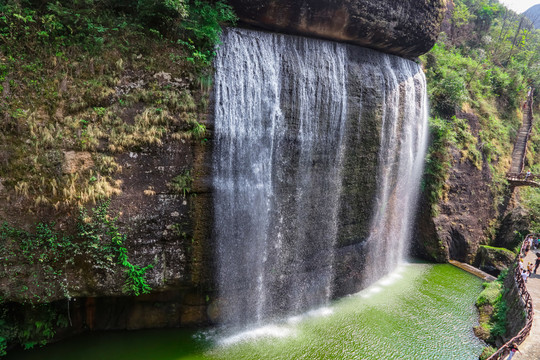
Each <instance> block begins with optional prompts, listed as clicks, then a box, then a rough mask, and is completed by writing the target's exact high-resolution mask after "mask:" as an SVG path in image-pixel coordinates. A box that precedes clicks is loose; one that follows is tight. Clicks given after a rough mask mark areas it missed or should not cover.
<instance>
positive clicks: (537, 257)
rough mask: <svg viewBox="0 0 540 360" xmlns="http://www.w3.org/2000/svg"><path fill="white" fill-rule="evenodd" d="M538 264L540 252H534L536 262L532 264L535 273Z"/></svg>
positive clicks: (539, 262) (539, 264)
mask: <svg viewBox="0 0 540 360" xmlns="http://www.w3.org/2000/svg"><path fill="white" fill-rule="evenodd" d="M538 266H540V253H536V263H535V264H534V273H535V274H536V270H537V269H538Z"/></svg>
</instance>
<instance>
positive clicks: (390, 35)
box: [229, 0, 445, 58]
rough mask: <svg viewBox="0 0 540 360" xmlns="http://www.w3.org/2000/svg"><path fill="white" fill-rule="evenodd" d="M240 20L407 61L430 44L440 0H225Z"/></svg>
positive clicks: (436, 31) (437, 26) (438, 22)
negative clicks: (403, 58) (359, 47)
mask: <svg viewBox="0 0 540 360" xmlns="http://www.w3.org/2000/svg"><path fill="white" fill-rule="evenodd" d="M229 4H231V5H232V6H233V7H234V9H235V11H236V13H237V14H238V17H239V18H240V21H241V22H242V23H244V24H246V25H250V26H256V27H260V28H264V29H268V30H272V31H278V32H284V33H290V34H299V35H305V36H313V37H320V38H325V39H329V40H335V41H341V42H348V43H352V44H356V45H361V46H365V47H369V48H373V49H377V50H380V51H383V52H386V53H391V54H396V55H400V56H403V57H406V58H413V57H416V56H418V55H421V54H423V53H425V52H427V51H429V49H431V47H432V46H433V44H434V43H435V40H436V38H437V36H438V34H439V29H440V25H441V21H442V17H443V12H444V9H445V7H444V1H443V0H403V1H398V0H386V1H371V0H355V1H352V0H343V1H334V0H320V1H314V0H294V1H283V0H255V1H254V0H230V1H229Z"/></svg>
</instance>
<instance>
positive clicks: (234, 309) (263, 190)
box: [213, 29, 427, 326]
mask: <svg viewBox="0 0 540 360" xmlns="http://www.w3.org/2000/svg"><path fill="white" fill-rule="evenodd" d="M215 66H216V75H215V87H214V89H215V90H214V91H215V101H214V107H215V146H214V155H213V156H214V158H213V167H214V175H213V179H214V180H213V182H214V184H213V187H214V211H215V214H214V217H215V225H214V227H215V229H214V236H215V239H216V243H217V261H218V264H217V277H218V278H217V282H218V285H219V296H220V310H221V315H222V320H223V322H224V323H227V324H230V325H237V326H246V325H248V324H253V325H256V324H260V323H261V322H263V321H267V320H269V319H271V318H272V317H274V316H283V315H285V314H291V313H296V312H300V311H302V310H305V309H308V308H313V307H316V306H321V305H324V304H326V303H327V302H328V301H329V299H330V298H331V296H332V295H335V294H337V293H339V292H342V291H341V290H340V291H339V292H338V291H336V289H334V288H333V284H334V283H335V281H336V278H337V277H340V281H341V282H343V281H342V280H343V279H342V277H343V276H342V275H341V274H342V273H343V272H347V268H348V267H355V268H358V269H359V271H360V272H361V275H360V276H359V275H356V276H355V275H354V274H355V273H357V271H351V274H353V275H351V279H353V282H356V283H358V282H363V283H365V284H367V283H370V282H372V281H373V280H375V279H376V278H378V277H381V276H382V275H384V274H386V273H388V272H389V271H391V269H392V268H393V266H397V264H398V262H399V261H400V259H402V257H403V253H404V252H405V249H406V242H407V239H408V237H409V227H410V222H411V213H412V212H413V208H414V203H415V199H416V193H417V189H418V182H419V177H420V174H421V172H422V162H423V156H424V148H425V138H426V134H425V133H426V121H427V117H426V97H425V80H424V77H423V74H422V72H421V70H420V68H419V66H418V65H417V64H415V63H413V62H411V61H408V60H404V59H401V58H398V57H395V56H391V55H384V54H380V53H377V52H375V51H372V50H367V49H362V48H359V47H354V46H350V45H344V44H339V43H333V42H328V41H322V40H315V39H308V38H301V37H294V36H287V35H279V34H269V33H264V32H256V31H251V30H242V29H229V30H227V31H226V32H225V34H224V37H223V45H221V47H220V50H219V52H218V56H217V58H216V62H215ZM371 124H375V126H371ZM368 125H369V126H368ZM371 128H375V129H376V131H375V133H374V134H375V135H374V136H372V134H371V133H370V131H371V130H369V131H365V130H362V129H371ZM377 154H378V155H377ZM364 164H370V165H369V166H368V165H366V166H364ZM370 166H371V169H372V171H370ZM364 171H367V173H364ZM363 182H365V183H366V184H365V185H364V184H363ZM369 184H372V185H369ZM364 188H365V189H364ZM371 188H373V191H370V189H371ZM364 190H365V191H364ZM364 193H365V194H364ZM366 194H367V195H366ZM358 199H364V200H362V201H360V200H358ZM366 199H367V200H366ZM374 206H375V208H374V209H373V210H372V211H368V212H369V213H372V215H370V216H369V219H368V220H366V219H364V222H366V225H367V227H368V229H366V230H365V231H364V232H365V234H369V236H363V235H362V234H360V233H361V231H360V232H356V231H353V230H351V229H354V228H355V226H356V225H357V224H356V223H357V222H356V221H355V214H356V213H362V212H364V213H365V212H366V211H365V210H364V209H365V208H366V207H369V208H372V207H374ZM359 222H360V221H359ZM370 223H371V228H370V229H369V224H370ZM342 234H347V236H342ZM344 252H345V254H346V256H344V255H343V254H344ZM348 253H354V254H355V255H354V256H353V258H356V259H361V261H355V260H351V261H347V260H346V259H345V260H344V257H347V256H348ZM358 254H360V255H358ZM338 268H339V269H341V270H338ZM360 268H361V269H360ZM375 274H377V275H375ZM353 290H356V288H355V287H354V286H353V287H352V288H350V289H349V290H346V291H353Z"/></svg>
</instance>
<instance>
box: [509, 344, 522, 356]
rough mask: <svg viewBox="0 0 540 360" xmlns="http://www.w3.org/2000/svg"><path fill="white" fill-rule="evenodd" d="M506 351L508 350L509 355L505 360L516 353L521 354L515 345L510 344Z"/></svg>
mask: <svg viewBox="0 0 540 360" xmlns="http://www.w3.org/2000/svg"><path fill="white" fill-rule="evenodd" d="M508 350H510V355H508V357H507V358H506V360H510V359H512V358H513V357H514V355H515V354H516V352H519V353H520V354H521V351H519V349H518V347H517V344H516V343H512V345H510V346H509V347H508Z"/></svg>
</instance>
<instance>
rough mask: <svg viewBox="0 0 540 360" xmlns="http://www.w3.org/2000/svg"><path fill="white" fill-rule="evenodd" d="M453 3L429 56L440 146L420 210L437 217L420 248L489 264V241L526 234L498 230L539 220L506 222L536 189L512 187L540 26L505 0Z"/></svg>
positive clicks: (532, 150) (536, 78) (435, 255)
mask: <svg viewBox="0 0 540 360" xmlns="http://www.w3.org/2000/svg"><path fill="white" fill-rule="evenodd" d="M453 3H454V5H453V9H449V11H448V13H447V19H446V21H445V25H444V26H443V29H444V32H443V33H442V34H441V36H440V37H439V41H438V43H437V44H436V45H435V46H434V48H433V49H432V50H431V51H430V52H429V53H428V54H426V55H424V56H422V57H421V59H422V62H423V64H424V67H425V69H426V76H427V79H428V92H429V94H430V103H431V132H432V133H431V136H432V143H431V146H430V149H429V152H428V157H427V162H426V175H425V178H424V189H425V191H424V200H423V202H422V204H423V205H422V209H421V210H420V213H421V214H424V213H426V212H431V214H432V216H431V217H426V216H420V217H419V225H418V230H417V232H416V234H417V242H416V245H417V247H418V248H417V250H418V253H420V254H424V256H427V257H429V258H431V259H438V260H439V261H444V260H446V259H449V258H451V259H457V260H461V261H465V262H469V263H480V262H482V259H480V258H478V256H477V255H478V250H479V248H480V245H488V244H489V245H495V244H496V245H497V246H505V247H507V248H508V249H510V250H513V249H514V247H515V246H517V244H518V242H519V240H520V236H519V235H512V236H508V237H507V238H505V240H503V239H502V238H501V237H500V236H498V235H497V234H499V233H501V232H502V233H504V232H506V230H505V229H504V228H501V226H502V225H501V224H505V225H504V226H506V227H511V228H512V229H511V231H510V229H508V232H509V233H511V234H519V233H520V232H527V231H529V229H528V228H527V225H524V224H528V221H530V220H527V219H523V220H521V219H520V220H518V219H514V221H512V222H510V223H509V222H508V221H505V222H503V219H505V217H507V216H510V217H511V214H512V212H513V211H514V209H516V211H517V212H518V213H520V210H519V208H520V207H523V206H525V207H527V206H526V205H525V204H530V205H531V206H532V204H533V202H532V200H530V199H532V198H534V197H535V194H536V190H532V189H524V190H519V189H512V188H510V187H509V186H508V183H507V181H506V173H507V172H508V171H509V170H510V162H511V154H512V150H513V145H514V142H515V140H516V135H517V133H518V130H519V127H520V125H521V119H522V104H523V101H525V99H526V94H527V90H528V89H529V86H532V87H533V88H535V89H536V94H538V87H539V85H540V72H539V67H538V63H539V61H540V52H539V50H540V31H538V30H534V29H533V28H532V27H531V25H530V24H529V23H528V22H526V21H523V19H522V17H521V16H520V15H518V14H516V13H514V12H512V11H511V10H509V9H507V8H505V7H503V6H502V5H501V4H499V3H498V2H487V1H481V0H456V1H454V2H453ZM536 139H537V135H536V133H535V132H533V135H532V138H531V140H532V141H530V143H529V153H528V154H529V155H528V157H527V164H526V167H531V168H533V169H535V165H534V164H535V163H537V159H536V156H537V155H536V153H537V150H536V147H537V145H536ZM531 206H529V207H527V211H532V212H535V211H536V210H534V208H535V207H534V206H532V207H531ZM527 211H525V213H527ZM536 212H537V211H536ZM525 217H527V215H525ZM516 222H518V223H520V224H521V225H519V226H517V225H516V224H517V223H516Z"/></svg>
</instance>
